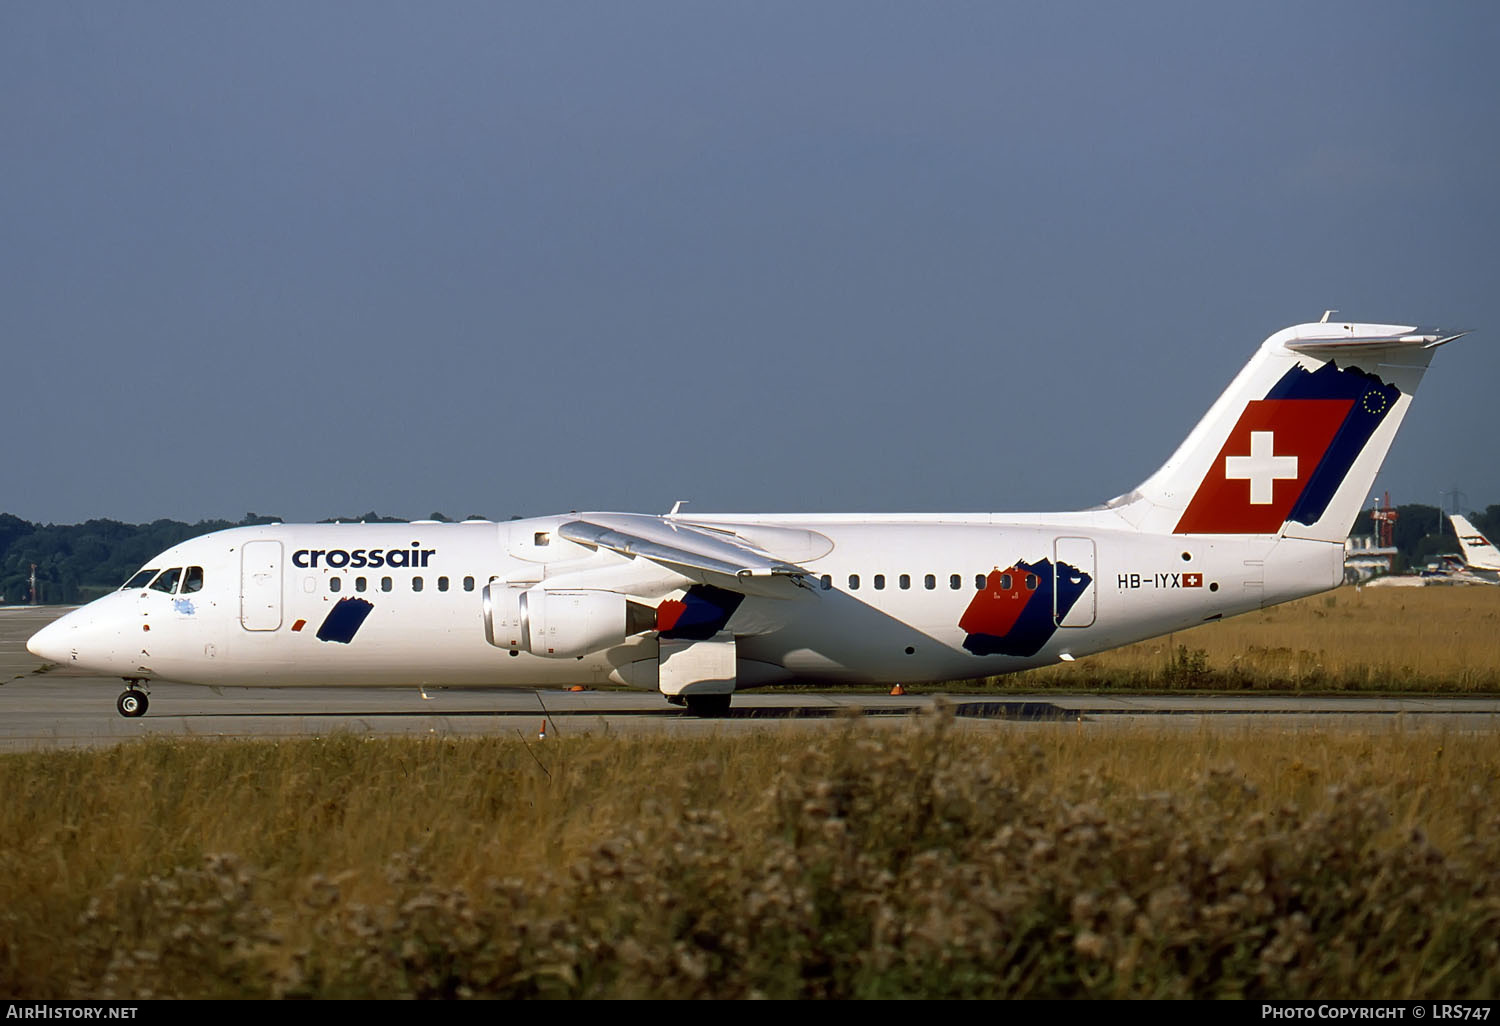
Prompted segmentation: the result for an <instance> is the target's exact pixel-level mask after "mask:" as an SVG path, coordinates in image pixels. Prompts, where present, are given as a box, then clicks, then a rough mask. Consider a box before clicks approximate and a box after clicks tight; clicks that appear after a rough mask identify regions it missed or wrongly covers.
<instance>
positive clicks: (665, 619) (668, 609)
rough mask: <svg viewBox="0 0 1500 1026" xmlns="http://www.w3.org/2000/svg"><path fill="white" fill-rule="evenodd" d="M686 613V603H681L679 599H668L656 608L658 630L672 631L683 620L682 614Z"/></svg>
mask: <svg viewBox="0 0 1500 1026" xmlns="http://www.w3.org/2000/svg"><path fill="white" fill-rule="evenodd" d="M685 612H687V603H686V602H680V601H678V600H677V599H667V600H666V601H665V602H663V603H662V604H661V605H659V606H657V607H656V629H657V630H659V631H669V630H671V629H672V628H673V627H676V626H677V621H678V620H679V619H681V617H682V614H683V613H685Z"/></svg>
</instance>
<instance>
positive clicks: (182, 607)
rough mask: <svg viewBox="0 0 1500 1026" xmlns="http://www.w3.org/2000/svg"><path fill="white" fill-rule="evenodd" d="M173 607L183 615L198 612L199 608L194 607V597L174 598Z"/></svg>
mask: <svg viewBox="0 0 1500 1026" xmlns="http://www.w3.org/2000/svg"><path fill="white" fill-rule="evenodd" d="M172 608H173V609H175V610H177V611H178V612H179V613H181V614H182V615H183V616H192V615H193V614H194V613H196V612H197V610H196V609H194V608H193V600H192V599H185V598H180V599H173V600H172Z"/></svg>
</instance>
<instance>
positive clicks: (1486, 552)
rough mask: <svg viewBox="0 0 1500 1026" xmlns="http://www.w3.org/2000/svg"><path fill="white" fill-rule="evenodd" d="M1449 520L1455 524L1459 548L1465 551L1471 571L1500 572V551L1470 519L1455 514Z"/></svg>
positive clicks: (1454, 528)
mask: <svg viewBox="0 0 1500 1026" xmlns="http://www.w3.org/2000/svg"><path fill="white" fill-rule="evenodd" d="M1448 519H1449V520H1451V521H1452V522H1453V533H1454V534H1456V535H1458V546H1459V548H1461V549H1463V550H1464V562H1465V563H1467V564H1468V566H1469V569H1470V570H1500V549H1497V548H1495V545H1494V543H1493V542H1491V541H1490V540H1489V539H1488V538H1486V537H1485V536H1484V535H1483V534H1481V533H1480V532H1479V529H1478V528H1476V527H1475V526H1474V525H1473V524H1471V523H1469V521H1468V518H1466V517H1461V516H1459V515H1458V514H1457V513H1454V514H1453V515H1451V516H1449V517H1448Z"/></svg>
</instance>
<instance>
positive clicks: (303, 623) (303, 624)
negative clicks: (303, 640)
mask: <svg viewBox="0 0 1500 1026" xmlns="http://www.w3.org/2000/svg"><path fill="white" fill-rule="evenodd" d="M306 626H307V621H306V620H298V621H297V622H296V623H294V624H292V630H294V631H300V630H301V629H302V628H304V627H306Z"/></svg>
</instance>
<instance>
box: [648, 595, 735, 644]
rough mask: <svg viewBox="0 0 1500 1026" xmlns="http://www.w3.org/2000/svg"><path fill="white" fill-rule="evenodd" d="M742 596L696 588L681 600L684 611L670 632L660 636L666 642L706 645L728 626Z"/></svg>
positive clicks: (663, 632) (662, 633) (665, 631)
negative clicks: (695, 642) (702, 643)
mask: <svg viewBox="0 0 1500 1026" xmlns="http://www.w3.org/2000/svg"><path fill="white" fill-rule="evenodd" d="M743 601H745V596H744V595H741V594H740V593H739V592H737V591H730V590H729V589H727V588H715V587H714V586H713V585H711V584H695V585H693V586H692V587H691V588H689V589H688V590H687V594H686V595H684V596H682V603H683V605H685V606H686V607H687V608H686V609H684V610H683V611H682V615H681V616H679V617H678V618H677V622H676V623H674V624H673V625H672V626H671V628H670V629H668V630H664V631H662V632H661V635H660V636H661V637H663V638H666V639H667V640H669V641H671V640H679V639H680V640H682V641H707V640H708V639H709V638H711V637H713V636H714V635H715V634H717V633H719V632H720V631H722V630H723V629H724V627H725V626H726V625H727V624H728V623H729V618H730V617H731V616H733V615H734V611H735V610H736V609H738V608H740V603H741V602H743Z"/></svg>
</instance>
